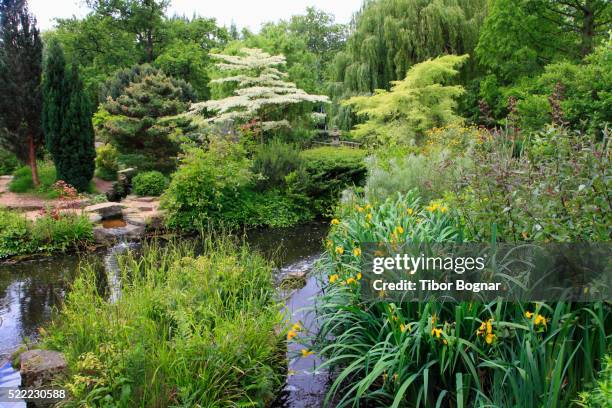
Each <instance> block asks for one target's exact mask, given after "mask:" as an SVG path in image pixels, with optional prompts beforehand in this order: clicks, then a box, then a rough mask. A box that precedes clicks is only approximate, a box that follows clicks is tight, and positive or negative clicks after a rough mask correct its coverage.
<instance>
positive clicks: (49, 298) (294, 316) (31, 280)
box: [0, 223, 328, 408]
mask: <svg viewBox="0 0 612 408" xmlns="http://www.w3.org/2000/svg"><path fill="white" fill-rule="evenodd" d="M326 233H327V225H326V224H324V223H310V224H305V225H300V226H297V227H293V228H284V229H258V230H252V231H249V232H247V234H246V241H247V242H248V243H249V245H250V246H251V247H252V248H253V249H254V250H257V251H260V252H261V253H262V254H263V255H264V256H265V257H266V258H268V259H270V260H271V261H272V262H274V264H275V265H276V266H277V281H278V282H280V281H281V279H282V277H283V276H285V275H295V274H300V273H303V272H308V271H310V270H311V269H312V267H313V266H314V263H315V262H316V260H317V259H318V256H319V255H320V253H321V248H322V244H321V243H322V240H323V238H324V236H325V234H326ZM186 239H195V238H186ZM130 246H134V244H130V243H120V244H118V245H117V246H115V247H113V248H110V249H108V250H102V251H97V252H94V253H82V254H60V255H56V256H52V257H46V258H41V259H36V260H30V261H24V262H20V263H15V264H10V263H4V264H0V367H2V368H3V370H0V383H3V382H6V381H8V380H9V378H10V379H11V381H13V382H14V381H15V374H16V373H15V372H14V371H11V370H9V369H7V367H8V366H7V364H6V363H7V361H6V359H7V357H8V356H9V355H10V353H11V352H12V351H13V350H15V349H16V348H17V347H18V346H19V345H20V344H23V343H25V342H34V341H36V338H37V336H38V331H39V328H41V327H45V325H46V324H47V323H48V322H49V321H50V319H51V318H52V314H53V311H54V310H55V309H56V308H58V307H60V305H61V302H62V299H63V298H64V297H65V296H66V293H67V292H68V290H69V288H70V285H71V283H72V281H73V279H74V277H75V276H76V274H77V273H78V268H79V264H80V263H82V262H86V263H89V264H93V265H95V266H96V268H98V269H99V270H100V273H105V274H106V276H107V282H108V290H109V292H108V293H109V295H110V296H111V297H112V296H117V295H118V293H119V287H120V282H118V281H116V280H114V277H113V273H112V269H113V263H114V262H115V258H114V257H115V255H116V254H117V253H119V252H122V251H125V250H127V249H128V248H129V247H130ZM318 291H319V287H318V285H317V281H316V279H314V278H313V277H311V276H308V277H307V278H306V285H305V286H304V287H302V288H299V289H295V290H284V291H283V290H279V295H280V296H281V297H282V299H283V300H284V302H285V310H286V311H287V316H288V319H289V320H290V321H291V322H296V321H301V322H302V324H304V326H305V327H306V328H313V329H314V327H313V326H312V325H313V324H314V323H313V319H312V316H311V315H309V314H308V313H306V312H305V311H304V310H303V309H304V308H305V307H308V306H310V305H311V298H312V297H313V296H314V295H316V294H317V292H318ZM300 348H301V346H300V347H298V346H297V345H293V344H290V345H289V350H288V355H287V358H288V371H289V375H288V377H287V383H286V384H285V387H284V389H283V391H282V393H281V394H280V395H279V397H278V399H277V400H276V401H275V402H274V405H273V406H274V407H275V408H289V407H291V408H300V407H312V406H319V405H320V402H321V399H322V398H323V396H324V393H325V391H326V385H327V380H328V379H327V376H326V375H325V373H322V372H318V371H317V369H316V367H317V365H318V363H319V361H318V360H317V359H316V358H315V357H314V356H310V357H309V358H307V359H299V358H296V355H297V354H298V352H299V349H300ZM1 405H2V404H1V403H0V406H1Z"/></svg>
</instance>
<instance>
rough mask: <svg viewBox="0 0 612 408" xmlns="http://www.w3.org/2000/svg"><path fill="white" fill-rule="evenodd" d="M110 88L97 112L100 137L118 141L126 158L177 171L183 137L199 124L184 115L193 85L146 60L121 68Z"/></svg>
mask: <svg viewBox="0 0 612 408" xmlns="http://www.w3.org/2000/svg"><path fill="white" fill-rule="evenodd" d="M128 81H129V83H126V82H128ZM105 89H106V92H107V94H108V97H107V99H106V101H105V102H104V103H102V104H100V108H99V109H98V112H97V113H96V117H97V118H98V119H96V122H97V123H96V132H97V134H98V135H99V137H100V138H101V139H103V140H108V141H110V142H112V144H113V145H115V146H116V147H117V150H118V151H119V153H120V155H121V156H120V161H121V162H122V163H123V164H126V165H128V166H133V167H137V168H138V169H139V170H158V171H161V172H163V173H169V172H171V171H173V170H174V168H175V166H176V163H177V157H178V154H179V153H180V142H181V141H182V140H184V139H185V138H189V137H190V136H192V133H193V130H194V125H193V124H192V122H191V118H187V117H184V116H183V115H181V114H182V113H184V112H185V111H187V109H188V108H189V105H190V103H191V102H192V101H193V98H194V92H193V88H191V86H190V85H189V84H188V83H186V82H185V81H182V80H177V79H175V78H172V77H169V76H166V75H164V74H163V73H162V72H161V71H159V70H156V69H151V67H150V66H148V65H145V66H142V67H138V68H136V67H135V68H132V70H125V71H119V72H117V74H116V77H115V78H113V79H112V80H110V81H108V82H107V86H105ZM112 95H118V96H116V97H114V96H112Z"/></svg>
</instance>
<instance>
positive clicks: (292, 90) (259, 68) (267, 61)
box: [191, 48, 328, 130]
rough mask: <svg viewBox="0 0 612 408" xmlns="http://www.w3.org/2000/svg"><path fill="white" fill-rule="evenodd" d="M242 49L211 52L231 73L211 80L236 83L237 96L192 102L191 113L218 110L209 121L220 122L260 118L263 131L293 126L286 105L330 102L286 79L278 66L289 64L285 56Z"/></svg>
mask: <svg viewBox="0 0 612 408" xmlns="http://www.w3.org/2000/svg"><path fill="white" fill-rule="evenodd" d="M240 51H241V53H242V54H244V55H223V54H211V57H213V58H216V59H218V60H220V61H221V62H219V63H217V68H218V69H219V70H220V71H222V72H227V73H229V75H226V76H224V77H222V78H219V79H215V80H213V81H211V83H216V84H223V83H234V84H236V90H235V91H234V95H232V96H229V97H227V98H224V99H219V100H210V101H206V102H201V103H196V104H193V105H192V107H191V113H192V114H197V113H200V112H202V111H204V110H210V111H213V112H216V113H217V115H216V116H214V117H213V118H211V119H209V122H217V123H223V122H226V123H227V122H230V123H236V122H237V123H244V122H247V121H249V120H251V119H254V118H257V119H259V120H260V125H261V127H262V129H263V130H271V129H275V128H279V127H290V126H291V124H290V123H289V121H288V120H286V118H285V117H286V115H283V109H284V108H285V107H287V106H290V105H297V104H303V103H311V104H315V103H326V102H328V98H327V96H324V95H310V94H308V93H306V92H305V91H304V90H302V89H299V88H298V87H297V86H296V85H295V84H294V83H292V82H289V81H287V74H286V73H285V72H282V71H281V70H280V69H279V67H282V66H284V65H285V64H286V60H285V57H284V56H282V55H270V54H268V53H266V52H263V51H262V50H260V49H257V48H243V49H241V50H240Z"/></svg>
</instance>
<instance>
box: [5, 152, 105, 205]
mask: <svg viewBox="0 0 612 408" xmlns="http://www.w3.org/2000/svg"><path fill="white" fill-rule="evenodd" d="M38 178H39V179H40V185H39V186H38V187H35V186H34V183H33V182H32V171H31V170H30V167H29V166H23V167H20V168H18V169H17V170H15V172H14V173H13V180H11V183H10V184H9V190H10V191H11V192H13V193H29V194H34V195H37V196H40V197H41V198H48V199H54V198H59V192H58V191H56V190H55V189H54V188H53V184H55V182H56V181H57V175H56V172H55V166H54V165H53V163H52V162H48V161H45V162H39V163H38ZM87 192H88V193H96V188H95V186H94V183H93V182H90V183H89V188H88V189H87Z"/></svg>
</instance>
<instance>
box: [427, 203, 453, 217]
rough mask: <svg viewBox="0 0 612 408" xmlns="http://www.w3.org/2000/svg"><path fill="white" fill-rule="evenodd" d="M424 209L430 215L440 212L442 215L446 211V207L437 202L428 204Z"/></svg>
mask: <svg viewBox="0 0 612 408" xmlns="http://www.w3.org/2000/svg"><path fill="white" fill-rule="evenodd" d="M425 209H426V210H427V211H429V212H431V213H433V212H436V211H440V212H441V213H442V214H444V213H445V212H447V211H448V207H446V206H445V205H442V204H441V203H439V202H435V201H434V202H431V203H429V205H428V206H427V207H425Z"/></svg>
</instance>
